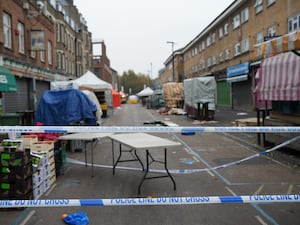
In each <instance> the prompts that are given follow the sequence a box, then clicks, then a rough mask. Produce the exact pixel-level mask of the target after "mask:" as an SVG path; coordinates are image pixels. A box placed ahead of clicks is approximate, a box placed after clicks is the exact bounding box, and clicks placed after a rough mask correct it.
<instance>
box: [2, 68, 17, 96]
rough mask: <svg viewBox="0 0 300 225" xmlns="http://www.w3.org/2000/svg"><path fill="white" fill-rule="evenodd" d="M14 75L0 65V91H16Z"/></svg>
mask: <svg viewBox="0 0 300 225" xmlns="http://www.w3.org/2000/svg"><path fill="white" fill-rule="evenodd" d="M16 91H17V82H16V77H15V76H14V75H13V74H12V72H11V71H10V70H8V69H7V68H5V67H4V66H0V92H16Z"/></svg>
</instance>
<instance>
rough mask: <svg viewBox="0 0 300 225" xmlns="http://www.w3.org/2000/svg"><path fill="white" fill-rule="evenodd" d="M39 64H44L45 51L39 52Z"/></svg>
mask: <svg viewBox="0 0 300 225" xmlns="http://www.w3.org/2000/svg"><path fill="white" fill-rule="evenodd" d="M40 58H41V62H45V51H40Z"/></svg>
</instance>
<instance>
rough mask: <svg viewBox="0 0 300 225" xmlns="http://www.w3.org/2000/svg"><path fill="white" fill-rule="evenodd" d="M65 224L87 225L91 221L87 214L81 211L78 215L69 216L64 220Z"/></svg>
mask: <svg viewBox="0 0 300 225" xmlns="http://www.w3.org/2000/svg"><path fill="white" fill-rule="evenodd" d="M64 222H65V223H66V224H70V225H87V224H89V222H90V221H89V218H88V217H87V214H86V213H85V212H83V211H80V212H77V213H71V214H68V215H67V216H66V217H65V218H64Z"/></svg>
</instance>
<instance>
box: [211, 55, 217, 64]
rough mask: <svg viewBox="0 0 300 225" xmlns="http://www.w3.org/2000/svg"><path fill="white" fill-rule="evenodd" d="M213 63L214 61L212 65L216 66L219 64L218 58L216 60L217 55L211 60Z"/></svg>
mask: <svg viewBox="0 0 300 225" xmlns="http://www.w3.org/2000/svg"><path fill="white" fill-rule="evenodd" d="M211 61H212V65H216V64H217V58H216V56H215V55H214V56H213V57H212V58H211Z"/></svg>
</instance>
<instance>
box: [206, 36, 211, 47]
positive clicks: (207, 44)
mask: <svg viewBox="0 0 300 225" xmlns="http://www.w3.org/2000/svg"><path fill="white" fill-rule="evenodd" d="M210 44H211V37H210V36H208V37H207V39H206V46H207V47H208V46H210Z"/></svg>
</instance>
